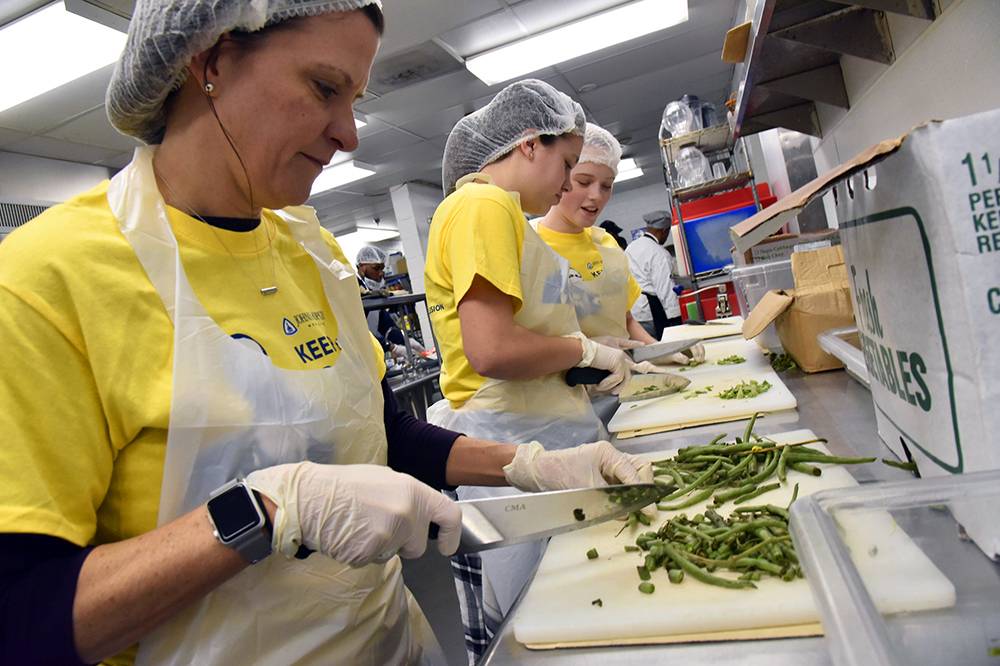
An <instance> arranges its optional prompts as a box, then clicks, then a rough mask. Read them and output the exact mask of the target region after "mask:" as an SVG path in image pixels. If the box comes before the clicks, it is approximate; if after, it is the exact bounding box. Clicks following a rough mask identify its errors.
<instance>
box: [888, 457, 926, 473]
mask: <svg viewBox="0 0 1000 666" xmlns="http://www.w3.org/2000/svg"><path fill="white" fill-rule="evenodd" d="M882 464H883V465H888V466H889V467H895V468H896V469H902V470H905V471H907V472H913V473H914V474H915V473H916V472H917V471H918V470H917V463H915V462H905V463H904V462H898V461H895V460H889V459H888V458H882Z"/></svg>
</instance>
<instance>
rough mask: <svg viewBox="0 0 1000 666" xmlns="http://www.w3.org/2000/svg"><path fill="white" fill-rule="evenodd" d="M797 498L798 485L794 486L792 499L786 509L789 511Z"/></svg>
mask: <svg viewBox="0 0 1000 666" xmlns="http://www.w3.org/2000/svg"><path fill="white" fill-rule="evenodd" d="M798 498H799V484H797V483H796V484H795V489H794V490H792V499H791V500H789V502H788V508H789V509H791V508H792V505H793V504H795V500H797V499H798Z"/></svg>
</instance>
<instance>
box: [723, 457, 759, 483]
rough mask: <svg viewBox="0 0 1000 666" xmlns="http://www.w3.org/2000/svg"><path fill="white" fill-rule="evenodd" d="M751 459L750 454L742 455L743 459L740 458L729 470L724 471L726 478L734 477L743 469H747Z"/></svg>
mask: <svg viewBox="0 0 1000 666" xmlns="http://www.w3.org/2000/svg"><path fill="white" fill-rule="evenodd" d="M751 460H753V456H752V455H749V456H743V460H741V461H740V462H739V463H738V464H737V465H736V466H735V467H733V468H732V469H731V470H729V471H728V472H726V478H727V479H735V478H736V477H738V476H739V475H740V474H741V473H742V472H743V471H744V470H745V469H747V468H748V467H749V465H750V461H751Z"/></svg>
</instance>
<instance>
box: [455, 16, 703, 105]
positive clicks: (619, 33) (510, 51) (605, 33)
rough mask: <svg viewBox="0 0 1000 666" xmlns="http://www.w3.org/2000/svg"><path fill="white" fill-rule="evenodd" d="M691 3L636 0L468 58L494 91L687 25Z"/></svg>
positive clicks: (468, 64)
mask: <svg viewBox="0 0 1000 666" xmlns="http://www.w3.org/2000/svg"><path fill="white" fill-rule="evenodd" d="M687 3H688V0H637V1H636V2H630V3H629V4H627V5H622V6H620V7H615V8H614V9H609V10H607V11H604V12H601V13H599V14H594V15H593V16H588V17H587V18H584V19H581V20H579V21H574V22H573V23H568V24H566V25H564V26H560V27H558V28H554V29H552V30H547V31H545V32H542V33H539V34H537V35H534V36H532V37H527V38H525V39H522V40H520V41H516V42H513V43H511V44H507V45H506V46H501V47H499V48H496V49H493V50H492V51H487V52H486V53H483V54H481V55H477V56H474V57H472V58H468V59H467V60H466V61H465V66H466V67H467V68H468V70H469V71H470V72H472V73H473V74H474V75H476V76H477V77H478V78H479V79H480V80H481V81H483V83H486V84H487V85H494V84H497V83H502V82H504V81H509V80H511V79H513V78H516V77H518V76H521V75H522V74H528V73H530V72H536V71H538V70H540V69H544V68H546V67H549V66H550V65H555V64H558V63H560V62H565V61H567V60H571V59H573V58H578V57H580V56H582V55H585V54H587V53H593V52H594V51H599V50H601V49H604V48H607V47H609V46H614V45H615V44H620V43H622V42H627V41H629V40H630V39H635V38H636V37H642V36H643V35H648V34H649V33H652V32H656V31H658V30H664V29H666V28H669V27H670V26H673V25H677V24H678V23H683V22H684V21H687V20H688V6H687Z"/></svg>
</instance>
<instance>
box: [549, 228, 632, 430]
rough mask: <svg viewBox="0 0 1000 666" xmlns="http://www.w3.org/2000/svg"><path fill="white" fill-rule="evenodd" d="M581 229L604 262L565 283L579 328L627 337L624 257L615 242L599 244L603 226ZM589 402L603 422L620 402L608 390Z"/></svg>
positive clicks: (591, 335) (586, 332) (596, 334)
mask: <svg viewBox="0 0 1000 666" xmlns="http://www.w3.org/2000/svg"><path fill="white" fill-rule="evenodd" d="M532 224H533V225H535V224H537V223H532ZM536 228H537V227H536ZM583 233H585V234H587V237H588V238H590V239H591V241H592V242H593V243H594V246H595V247H596V248H597V252H598V253H599V254H600V255H601V260H602V261H603V262H604V269H603V271H602V272H601V274H600V275H598V276H597V277H596V278H594V279H593V280H584V279H583V278H582V277H576V276H575V275H574V276H573V277H571V278H570V279H569V281H568V283H567V287H568V288H567V294H568V296H569V300H570V302H571V303H572V304H573V308H574V309H575V310H576V318H577V321H579V322H580V330H581V331H583V334H584V335H586V336H587V337H588V338H596V337H599V336H602V335H609V336H613V337H616V338H625V339H628V337H629V333H628V328H626V326H625V316H626V314H627V313H628V310H629V303H628V276H629V272H628V258H627V257H626V256H625V253H624V252H622V251H621V249H620V248H619V247H618V246H615V247H614V248H610V247H605V246H604V245H602V244H601V242H600V239H601V236H602V235H604V234H605V233H606V232H605V231H604V230H603V229H597V228H595V227H591V228H590V229H587V230H585V231H583ZM590 402H591V406H592V407H593V408H594V413H595V414H596V415H597V418H599V419H600V420H601V423H602V424H604V425H605V426H606V425H607V424H608V423H609V422H610V421H611V418H612V417H613V416H614V415H615V412H617V411H618V406H619V405H620V404H621V403H620V402H619V401H618V396H616V395H611V394H608V393H597V394H594V395H592V396H591V398H590Z"/></svg>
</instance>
